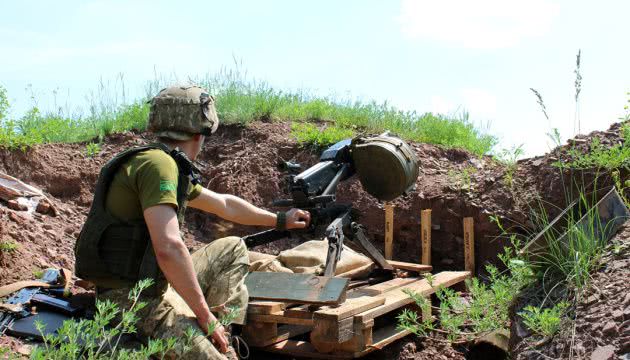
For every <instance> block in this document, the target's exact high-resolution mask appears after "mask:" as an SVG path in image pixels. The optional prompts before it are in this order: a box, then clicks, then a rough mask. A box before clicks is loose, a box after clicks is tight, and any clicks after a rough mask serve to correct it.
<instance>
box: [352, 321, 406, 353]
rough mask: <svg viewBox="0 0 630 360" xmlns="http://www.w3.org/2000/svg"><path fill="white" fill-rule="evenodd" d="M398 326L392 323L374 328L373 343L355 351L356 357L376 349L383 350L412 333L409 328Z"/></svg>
mask: <svg viewBox="0 0 630 360" xmlns="http://www.w3.org/2000/svg"><path fill="white" fill-rule="evenodd" d="M397 326H398V325H397V324H390V325H386V326H383V327H381V328H379V329H374V331H373V333H372V344H371V345H368V348H367V349H365V350H364V351H360V352H357V353H355V354H354V357H360V356H364V355H366V354H367V353H369V352H372V351H374V350H376V349H378V350H381V349H383V348H384V347H385V346H387V345H389V344H391V343H393V342H394V341H396V340H399V339H402V338H404V337H405V336H407V335H409V334H411V332H410V331H409V330H400V329H398V328H397Z"/></svg>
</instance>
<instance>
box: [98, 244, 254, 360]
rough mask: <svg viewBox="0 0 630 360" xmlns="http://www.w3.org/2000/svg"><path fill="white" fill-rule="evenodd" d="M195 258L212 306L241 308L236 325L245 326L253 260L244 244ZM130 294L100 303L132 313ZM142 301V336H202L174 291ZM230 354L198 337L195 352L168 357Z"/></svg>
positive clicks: (111, 294) (207, 250)
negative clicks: (192, 332)
mask: <svg viewBox="0 0 630 360" xmlns="http://www.w3.org/2000/svg"><path fill="white" fill-rule="evenodd" d="M191 256H192V260H193V265H194V268H195V272H196V274H197V280H198V281H199V285H200V286H201V290H202V291H203V292H204V294H205V295H206V301H207V303H208V306H209V307H214V306H218V305H221V304H225V305H226V306H235V307H238V308H239V309H241V313H240V315H239V316H238V317H237V318H236V320H234V323H236V324H243V323H244V321H245V313H246V310H247V300H248V292H247V287H246V286H245V283H244V282H245V275H247V272H248V270H249V257H248V254H247V247H246V246H245V243H244V242H243V240H241V239H240V238H238V237H234V236H233V237H227V238H222V239H218V240H215V241H213V242H212V243H210V244H208V245H206V246H204V247H202V248H201V249H199V250H197V251H195V252H194V253H193V254H192V255H191ZM129 290H130V289H129V288H123V289H114V290H109V291H106V292H103V293H99V294H98V295H97V297H98V299H99V300H106V299H109V300H111V301H114V302H116V303H117V304H119V305H120V306H121V308H122V309H128V308H129V305H130V301H129V299H128V298H127V296H128V294H129ZM141 301H144V302H146V303H147V306H146V307H145V308H143V309H141V310H140V311H139V312H138V313H137V315H138V317H139V319H140V320H139V322H138V324H137V327H138V330H139V332H140V334H141V335H143V336H148V337H152V338H161V339H168V338H170V337H174V338H175V339H177V340H181V339H183V338H184V336H183V334H184V332H185V331H186V330H187V329H188V328H190V327H192V328H194V329H197V330H199V331H200V332H201V329H200V328H199V326H198V325H197V320H196V318H195V315H194V314H193V312H192V310H190V308H189V307H188V305H186V303H185V302H184V300H183V299H182V298H181V297H180V296H179V295H178V294H177V292H176V291H175V290H174V289H173V288H172V287H170V286H168V288H167V290H166V291H165V292H164V293H163V294H162V295H161V296H159V297H148V296H143V297H142V298H141ZM229 353H230V354H231V355H228V357H226V355H225V354H221V353H220V352H219V351H218V350H217V349H216V348H215V347H214V345H213V344H212V343H211V342H210V339H209V338H208V337H206V336H203V335H199V336H197V337H195V339H194V341H193V344H192V349H191V350H189V351H188V352H186V353H185V354H182V349H181V348H176V349H175V351H174V353H173V354H168V357H169V358H177V359H213V360H214V359H227V358H232V357H233V356H234V355H233V354H234V350H233V349H230V352H229Z"/></svg>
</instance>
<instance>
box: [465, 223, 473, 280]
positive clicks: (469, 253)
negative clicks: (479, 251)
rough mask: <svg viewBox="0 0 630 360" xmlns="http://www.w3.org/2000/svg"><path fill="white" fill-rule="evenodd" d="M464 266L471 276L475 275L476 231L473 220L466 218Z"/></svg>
mask: <svg viewBox="0 0 630 360" xmlns="http://www.w3.org/2000/svg"><path fill="white" fill-rule="evenodd" d="M464 264H465V269H466V270H467V271H470V273H471V274H474V273H475V229H474V222H473V218H471V217H467V218H464Z"/></svg>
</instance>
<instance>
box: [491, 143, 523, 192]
mask: <svg viewBox="0 0 630 360" xmlns="http://www.w3.org/2000/svg"><path fill="white" fill-rule="evenodd" d="M523 153H524V151H523V145H522V144H521V145H519V146H513V147H512V148H511V149H503V150H502V151H501V152H499V153H498V154H497V155H495V160H497V161H499V162H500V163H502V164H503V165H504V166H505V174H504V175H503V182H504V183H505V185H506V186H507V187H509V188H512V187H513V185H514V174H515V173H516V170H517V169H518V163H517V161H518V158H519V157H520V156H521V155H523Z"/></svg>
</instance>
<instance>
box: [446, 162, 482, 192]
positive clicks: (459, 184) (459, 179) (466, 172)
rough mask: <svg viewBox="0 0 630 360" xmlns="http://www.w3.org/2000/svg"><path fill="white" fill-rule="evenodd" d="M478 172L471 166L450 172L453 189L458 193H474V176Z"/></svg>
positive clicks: (449, 177) (449, 176)
mask: <svg viewBox="0 0 630 360" xmlns="http://www.w3.org/2000/svg"><path fill="white" fill-rule="evenodd" d="M476 172H477V168H476V167H474V166H472V165H469V166H466V167H464V168H463V169H461V170H449V171H448V174H447V176H448V179H449V182H450V183H451V186H452V188H454V189H455V190H457V191H461V192H465V193H467V194H470V193H472V191H473V178H472V176H473V175H474V174H475V173H476Z"/></svg>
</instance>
